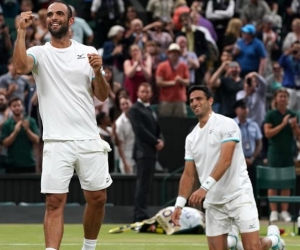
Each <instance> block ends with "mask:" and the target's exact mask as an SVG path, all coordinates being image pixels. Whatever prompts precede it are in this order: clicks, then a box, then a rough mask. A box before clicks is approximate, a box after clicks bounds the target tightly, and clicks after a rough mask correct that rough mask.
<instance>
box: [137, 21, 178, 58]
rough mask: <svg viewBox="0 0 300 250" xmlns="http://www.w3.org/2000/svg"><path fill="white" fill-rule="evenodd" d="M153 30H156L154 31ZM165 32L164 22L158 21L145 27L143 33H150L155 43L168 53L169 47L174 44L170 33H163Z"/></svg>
mask: <svg viewBox="0 0 300 250" xmlns="http://www.w3.org/2000/svg"><path fill="white" fill-rule="evenodd" d="M151 29H154V31H152V30H151ZM163 30H164V22H162V21H156V22H154V23H150V24H148V25H147V26H145V27H144V29H143V31H144V32H148V33H149V35H150V38H151V40H153V41H155V42H156V43H157V44H159V45H160V48H161V51H162V52H163V53H166V51H167V50H168V47H169V45H170V44H171V43H172V42H173V38H172V36H171V35H170V33H168V32H166V31H163Z"/></svg>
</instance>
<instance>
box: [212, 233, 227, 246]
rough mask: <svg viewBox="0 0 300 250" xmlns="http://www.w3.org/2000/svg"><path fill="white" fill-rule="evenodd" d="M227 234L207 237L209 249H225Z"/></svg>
mask: <svg viewBox="0 0 300 250" xmlns="http://www.w3.org/2000/svg"><path fill="white" fill-rule="evenodd" d="M227 236H228V235H227V234H223V235H218V236H214V237H207V242H208V247H209V250H227V249H228V248H227Z"/></svg>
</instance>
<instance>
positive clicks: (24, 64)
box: [13, 11, 34, 75]
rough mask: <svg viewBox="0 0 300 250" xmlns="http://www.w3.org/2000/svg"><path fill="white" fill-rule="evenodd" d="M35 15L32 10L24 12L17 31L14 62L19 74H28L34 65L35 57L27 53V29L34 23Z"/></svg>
mask: <svg viewBox="0 0 300 250" xmlns="http://www.w3.org/2000/svg"><path fill="white" fill-rule="evenodd" d="M33 18H34V17H33V15H32V12H31V11H27V12H22V13H21V18H20V22H19V27H18V31H17V39H16V45H15V48H14V53H13V62H14V66H15V70H16V72H17V74H19V75H22V74H28V73H29V72H30V71H31V70H32V68H33V66H34V59H33V57H32V56H29V55H27V54H26V45H25V37H26V29H27V27H29V26H30V25H31V24H32V20H33Z"/></svg>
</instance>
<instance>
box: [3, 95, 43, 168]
mask: <svg viewBox="0 0 300 250" xmlns="http://www.w3.org/2000/svg"><path fill="white" fill-rule="evenodd" d="M9 107H10V109H11V111H12V117H10V118H8V119H7V120H6V121H5V122H4V124H3V125H2V130H1V141H2V144H3V146H4V147H6V148H7V161H6V173H34V172H35V159H34V154H33V145H34V144H36V143H38V142H39V140H40V137H39V131H38V128H37V124H36V121H35V120H34V119H33V118H31V117H25V116H24V115H23V111H24V107H23V103H22V100H21V99H20V98H19V97H14V98H12V99H11V100H10V101H9Z"/></svg>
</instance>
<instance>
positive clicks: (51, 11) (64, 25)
mask: <svg viewBox="0 0 300 250" xmlns="http://www.w3.org/2000/svg"><path fill="white" fill-rule="evenodd" d="M73 22H74V18H73V17H70V18H69V12H68V8H67V6H66V5H65V4H63V3H53V4H51V5H50V6H49V7H48V10H47V18H46V24H47V27H48V30H49V32H50V33H51V35H52V36H53V37H55V38H58V39H60V38H62V37H65V36H68V32H69V26H70V25H71V24H73Z"/></svg>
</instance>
